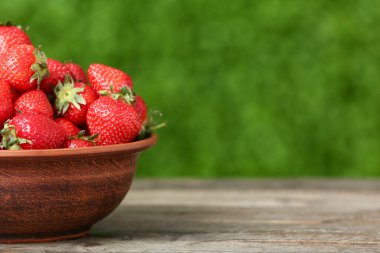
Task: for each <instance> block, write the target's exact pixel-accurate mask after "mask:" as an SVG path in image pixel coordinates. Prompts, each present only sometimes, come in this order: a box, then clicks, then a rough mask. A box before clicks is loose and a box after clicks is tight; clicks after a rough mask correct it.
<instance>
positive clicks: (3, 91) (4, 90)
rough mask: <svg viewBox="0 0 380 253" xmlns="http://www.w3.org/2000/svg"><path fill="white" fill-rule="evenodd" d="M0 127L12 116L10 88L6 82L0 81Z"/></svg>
mask: <svg viewBox="0 0 380 253" xmlns="http://www.w3.org/2000/svg"><path fill="white" fill-rule="evenodd" d="M0 97H1V99H0V125H1V126H3V125H4V122H5V121H6V120H8V119H10V118H11V117H12V116H13V112H14V109H13V104H12V92H11V87H9V84H7V83H6V82H4V81H2V80H0Z"/></svg>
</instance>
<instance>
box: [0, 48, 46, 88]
mask: <svg viewBox="0 0 380 253" xmlns="http://www.w3.org/2000/svg"><path fill="white" fill-rule="evenodd" d="M48 75H49V70H48V69H47V64H46V56H45V54H44V53H43V52H42V51H41V50H40V48H37V49H35V48H34V47H33V46H31V45H26V44H23V45H16V46H14V47H12V48H11V49H9V50H8V51H7V52H5V53H3V54H2V55H1V57H0V79H2V80H4V81H6V82H8V83H9V84H10V85H11V87H12V88H14V89H15V90H17V91H21V92H25V91H28V90H32V89H35V88H36V87H37V85H39V83H40V82H41V81H42V79H44V78H45V77H46V76H48Z"/></svg>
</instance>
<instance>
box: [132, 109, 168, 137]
mask: <svg viewBox="0 0 380 253" xmlns="http://www.w3.org/2000/svg"><path fill="white" fill-rule="evenodd" d="M165 126H167V122H166V121H164V120H163V115H162V113H161V112H160V111H157V110H155V111H150V112H149V113H148V119H147V121H146V122H145V123H144V124H143V126H142V128H141V130H140V133H139V135H138V137H137V139H138V140H142V139H145V138H147V137H149V136H151V135H152V133H153V132H154V131H156V130H157V129H160V128H163V127H165Z"/></svg>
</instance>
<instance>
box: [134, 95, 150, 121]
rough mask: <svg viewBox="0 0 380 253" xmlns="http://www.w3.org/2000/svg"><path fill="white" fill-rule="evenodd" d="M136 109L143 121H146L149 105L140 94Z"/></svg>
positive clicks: (137, 98) (137, 97)
mask: <svg viewBox="0 0 380 253" xmlns="http://www.w3.org/2000/svg"><path fill="white" fill-rule="evenodd" d="M135 110H136V112H137V114H138V115H139V118H140V120H141V122H142V123H144V122H145V121H146V120H147V107H146V104H145V102H144V100H143V99H142V97H140V96H136V102H135Z"/></svg>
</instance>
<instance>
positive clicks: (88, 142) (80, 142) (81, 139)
mask: <svg viewBox="0 0 380 253" xmlns="http://www.w3.org/2000/svg"><path fill="white" fill-rule="evenodd" d="M84 134H85V131H80V132H79V133H78V135H77V136H73V137H70V138H69V139H68V140H66V142H65V148H87V147H94V146H96V144H95V142H96V140H95V139H96V137H97V136H98V135H97V134H95V135H92V136H84Z"/></svg>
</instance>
